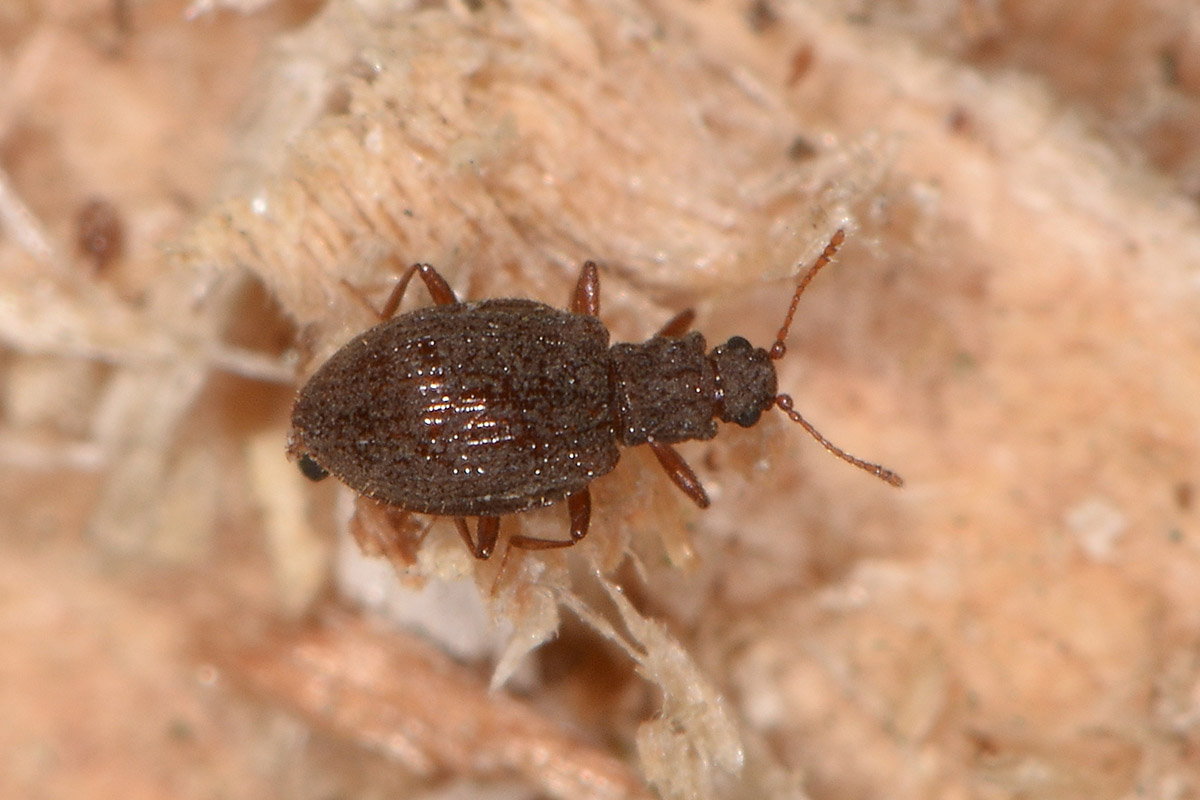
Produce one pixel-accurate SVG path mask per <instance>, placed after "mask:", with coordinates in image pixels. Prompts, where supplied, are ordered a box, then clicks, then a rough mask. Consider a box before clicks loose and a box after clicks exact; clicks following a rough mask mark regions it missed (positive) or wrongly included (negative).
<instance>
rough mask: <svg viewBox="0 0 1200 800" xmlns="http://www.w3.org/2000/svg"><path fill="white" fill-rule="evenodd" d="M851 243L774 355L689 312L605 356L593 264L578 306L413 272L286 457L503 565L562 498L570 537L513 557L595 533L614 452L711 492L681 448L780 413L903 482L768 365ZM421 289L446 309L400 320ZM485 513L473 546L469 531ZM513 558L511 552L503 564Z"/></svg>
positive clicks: (583, 278) (348, 352)
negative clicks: (855, 450) (593, 488)
mask: <svg viewBox="0 0 1200 800" xmlns="http://www.w3.org/2000/svg"><path fill="white" fill-rule="evenodd" d="M844 239H845V233H844V232H843V231H842V230H838V231H837V232H836V233H835V234H834V235H833V237H832V238H831V239H830V241H829V243H828V245H826V247H825V249H824V251H823V252H822V253H821V254H820V256H819V257H818V258H817V259H816V261H814V262H813V264H812V265H811V266H810V267H809V269H808V270H807V272H805V274H804V276H803V277H802V278H801V280H800V282H799V284H798V285H797V287H796V291H795V293H794V294H793V296H792V302H791V305H790V307H789V308H788V311H787V315H786V317H785V318H784V322H783V325H782V326H781V327H780V329H779V333H778V335H777V336H776V339H775V343H774V344H773V345H772V347H771V349H770V350H766V349H763V348H761V347H754V346H752V345H751V344H750V342H748V341H747V340H746V339H744V338H743V337H741V336H734V337H732V338H731V339H729V341H727V342H725V343H724V344H721V345H718V346H717V347H715V348H713V349H712V350H711V351H707V352H706V349H707V345H706V342H705V339H704V336H703V335H702V334H700V333H698V332H696V331H690V330H689V328H690V327H691V323H692V320H693V318H694V314H693V312H692V311H691V310H687V311H684V312H682V313H680V314H677V315H676V316H675V317H673V318H672V319H671V320H670V321H668V322H667V323H666V324H665V325H664V326H663V327H662V328H661V329H660V330H659V331H658V333H657V334H655V335H654V336H653V337H651V338H650V339H649V340H647V341H645V342H642V343H640V344H638V343H617V344H611V345H610V344H609V332H608V329H607V328H606V327H605V326H604V324H603V323H602V322H601V321H600V320H599V318H598V314H599V311H600V279H599V273H598V271H597V267H596V264H595V263H594V262H591V261H588V262H586V263H585V264H584V265H583V267H582V269H581V270H580V274H579V279H578V281H577V283H576V285H575V289H574V292H573V294H572V297H571V300H570V305H569V307H568V308H567V309H566V310H563V309H557V308H554V307H552V306H549V305H545V304H543V303H539V302H536V301H533V300H525V299H492V300H482V301H478V302H467V303H464V302H461V301H459V299H458V298H457V297H456V296H455V294H454V291H453V290H452V289H451V288H450V286H449V284H447V283H446V281H445V280H444V279H443V278H442V277H441V275H439V274H438V272H437V270H435V269H434V268H433V267H431V266H429V265H428V264H414V265H413V266H411V267H409V268H408V269H407V270H406V271H405V272H404V273H403V275H402V276H401V277H400V279H399V280H398V281H397V283H396V285H395V287H394V288H393V290H392V292H391V294H390V296H389V297H388V300H387V302H386V303H385V305H384V307H383V309H382V310H381V311H380V312H379V317H380V319H381V320H382V321H381V322H380V324H378V325H376V326H375V327H373V328H371V329H370V330H367V331H366V332H364V333H362V334H360V335H358V336H356V337H355V338H354V339H352V340H351V341H350V342H348V343H347V344H345V345H344V346H343V347H342V348H341V349H340V350H338V351H337V352H336V353H334V354H333V355H332V356H331V357H330V358H329V359H328V360H327V361H326V362H325V363H324V364H322V365H321V367H320V368H318V369H317V371H316V372H315V373H314V374H313V375H312V377H311V378H310V379H309V380H308V382H307V383H306V384H305V385H304V387H303V388H302V389H301V390H300V391H299V393H298V394H297V397H296V401H295V405H294V407H293V410H292V431H291V434H290V435H289V441H288V451H289V454H290V455H291V456H292V457H293V458H295V459H296V460H297V462H298V464H299V467H300V470H301V471H302V472H303V474H304V475H305V476H307V477H308V478H310V479H312V480H320V479H322V478H325V477H326V476H328V475H329V474H333V475H335V476H336V477H337V478H339V479H340V480H341V481H342V482H343V483H345V484H346V485H347V486H349V487H350V488H352V489H354V490H355V491H357V492H358V493H359V494H360V495H366V496H368V497H370V498H373V499H375V500H376V501H380V502H382V503H383V504H385V505H387V506H393V507H398V508H399V509H402V510H403V511H406V512H415V513H421V514H431V515H438V516H449V517H452V518H454V521H455V524H456V526H457V528H458V531H459V534H460V536H461V537H462V539H463V542H464V543H465V544H466V546H467V547H468V549H470V551H471V552H472V553H473V554H474V555H475V557H476V558H479V559H486V558H488V557H490V556H491V555H492V552H493V550H494V549H495V546H496V540H497V538H498V536H499V528H500V517H501V516H503V515H506V514H515V513H519V512H522V511H528V510H530V509H533V508H538V507H542V506H547V505H550V504H553V503H558V502H561V501H563V500H565V501H566V504H567V509H568V512H569V516H570V527H569V538H568V539H543V538H535V537H531V536H524V535H514V536H512V537H511V538H510V539H509V543H508V547H509V548H512V547H518V548H523V549H527V550H543V549H548V548H559V547H569V546H571V545H574V544H576V543H577V542H579V541H580V540H581V539H583V537H584V536H585V535H587V532H588V524H589V520H590V518H591V496H590V494H589V491H588V484H590V483H591V482H592V481H593V480H595V479H596V478H598V477H600V476H601V475H604V474H605V473H607V472H609V471H610V470H612V469H613V468H614V467H615V466H616V464H617V459H618V458H619V455H620V449H619V448H620V447H622V446H624V447H634V446H637V445H642V444H645V445H648V446H649V447H650V449H651V451H652V452H653V453H654V455H655V456H656V457H657V459H658V462H659V463H660V464H661V465H662V467H663V469H664V470H665V471H666V473H667V475H668V476H669V477H670V479H671V480H672V482H674V483H675V485H676V486H678V487H679V488H680V489H681V490H683V492H684V493H685V494H686V495H687V496H688V497H689V498H691V499H692V501H693V502H695V503H696V505H698V506H700V507H701V508H706V507H707V506H708V505H709V499H708V494H707V493H706V492H705V490H704V487H703V485H702V484H701V482H700V480H699V479H698V478H697V477H696V474H695V473H694V472H693V471H692V469H691V468H690V467H689V466H688V464H687V462H686V461H684V460H683V458H682V457H681V456H680V455H679V453H678V452H677V451H676V450H675V448H674V447H673V446H672V445H674V444H676V443H679V442H684V441H689V440H693V439H700V440H707V439H711V438H713V437H714V436H715V435H716V433H717V421H718V420H719V421H721V422H731V423H734V424H736V425H740V426H742V427H750V426H752V425H754V424H756V423H757V422H758V421H759V418H760V417H761V415H762V413H763V412H764V411H767V410H768V409H770V408H772V407H775V408H779V409H780V410H781V411H783V412H784V413H785V414H786V415H787V416H788V417H789V418H790V419H792V420H793V421H794V422H797V423H799V424H800V425H801V426H803V427H804V429H805V430H807V431H808V432H809V434H811V435H812V436H813V437H814V438H815V439H816V440H817V441H818V442H820V443H821V445H822V446H823V447H825V449H827V450H828V451H830V452H831V453H833V454H834V455H836V456H838V457H839V458H841V459H843V460H844V461H847V462H849V463H850V464H853V465H854V466H856V467H859V468H861V469H864V470H866V471H868V472H870V473H872V474H873V475H875V476H877V477H879V478H881V479H883V480H885V481H887V482H888V483H890V484H892V485H894V486H900V485H902V483H903V481H902V480H901V478H900V476H899V475H897V474H896V473H894V472H892V471H891V470H889V469H886V468H885V467H882V466H880V465H878V464H872V463H870V462H867V461H863V460H861V459H858V458H855V457H854V456H851V455H850V454H848V453H846V452H845V451H843V450H841V449H840V448H838V447H836V446H835V445H834V444H833V443H832V442H830V441H829V440H828V439H826V438H825V437H824V436H822V435H821V434H820V433H819V432H818V431H817V430H816V428H814V427H813V426H812V425H811V424H809V422H808V421H807V420H805V419H804V418H803V417H802V416H801V415H800V413H799V412H797V411H796V410H795V408H794V407H793V403H792V398H791V397H790V396H789V395H787V394H779V393H777V384H776V372H775V365H774V362H775V361H777V360H779V359H781V358H783V356H784V355H785V353H786V352H787V346H786V344H785V341H786V339H787V335H788V331H789V329H790V328H791V324H792V319H793V317H794V316H795V313H796V307H797V305H798V303H799V300H800V296H801V294H802V293H803V292H804V290H805V288H806V287H807V286H808V284H809V282H810V281H811V280H812V279H813V276H815V275H816V274H817V272H818V271H819V270H820V269H821V268H822V267H823V266H825V265H826V264H828V263H829V262H830V260H831V259H832V258H833V255H834V254H835V253H836V252H837V249H838V248H839V247H840V246H841V244H842V242H843V241H844ZM414 275H419V276H420V278H421V280H422V282H423V283H424V284H425V286H426V288H427V289H428V291H429V294H430V295H431V296H432V298H433V301H434V305H433V306H430V307H426V308H422V309H418V310H415V311H410V312H407V313H404V314H400V315H396V311H397V309H398V308H399V307H400V302H401V300H402V299H403V297H404V293H405V291H406V290H407V288H408V285H409V283H410V281H411V280H412V278H413V276H414ZM468 517H477V518H478V523H477V524H476V528H475V534H474V536H472V534H471V532H470V529H469V527H468V525H467V518H468ZM506 552H507V551H506Z"/></svg>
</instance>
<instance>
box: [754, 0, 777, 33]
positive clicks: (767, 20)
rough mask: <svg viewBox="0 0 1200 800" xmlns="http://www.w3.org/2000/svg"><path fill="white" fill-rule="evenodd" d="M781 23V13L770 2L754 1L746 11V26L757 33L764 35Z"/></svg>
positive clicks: (768, 0) (766, 0)
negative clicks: (767, 30) (764, 32)
mask: <svg viewBox="0 0 1200 800" xmlns="http://www.w3.org/2000/svg"><path fill="white" fill-rule="evenodd" d="M777 22H779V13H778V12H777V11H776V10H775V6H774V5H773V4H772V3H771V2H770V0H753V2H751V3H750V7H749V8H747V9H746V24H747V25H749V26H750V30H752V31H754V32H755V33H762V32H763V31H765V30H766V29H767V28H770V27H771V26H773V25H774V24H775V23H777Z"/></svg>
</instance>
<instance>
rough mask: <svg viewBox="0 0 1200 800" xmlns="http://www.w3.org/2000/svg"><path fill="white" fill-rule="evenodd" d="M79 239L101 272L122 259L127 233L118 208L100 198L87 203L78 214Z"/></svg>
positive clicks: (77, 231) (82, 247) (82, 248)
mask: <svg viewBox="0 0 1200 800" xmlns="http://www.w3.org/2000/svg"><path fill="white" fill-rule="evenodd" d="M75 242H76V244H77V245H78V247H79V249H80V251H82V252H83V253H84V254H85V255H87V256H89V257H90V258H91V259H92V263H93V264H94V265H95V267H96V270H97V271H99V270H102V269H104V268H105V267H107V266H108V265H109V264H111V263H112V262H113V261H116V260H117V259H118V258H120V257H121V254H122V253H123V251H124V249H125V234H124V231H123V228H122V225H121V218H120V216H119V215H118V214H117V209H116V207H115V206H113V204H112V203H110V202H108V201H107V200H102V199H100V198H93V199H92V200H89V201H88V202H87V203H85V204H84V205H83V208H81V209H79V213H78V214H76V216H75Z"/></svg>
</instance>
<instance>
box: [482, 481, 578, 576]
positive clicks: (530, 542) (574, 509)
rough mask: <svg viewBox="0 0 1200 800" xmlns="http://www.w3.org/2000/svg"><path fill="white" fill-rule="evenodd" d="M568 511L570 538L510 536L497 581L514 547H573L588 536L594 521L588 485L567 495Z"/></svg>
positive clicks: (535, 548)
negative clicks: (589, 528) (589, 527)
mask: <svg viewBox="0 0 1200 800" xmlns="http://www.w3.org/2000/svg"><path fill="white" fill-rule="evenodd" d="M567 513H568V514H570V516H571V538H570V539H539V538H538V537H536V536H512V537H509V540H508V544H507V545H506V546H505V548H504V558H502V559H500V570H499V571H498V572H497V573H496V581H497V582H499V580H500V576H501V575H503V574H504V568H505V566H507V564H508V556H509V555H510V554H511V553H512V549H513V548H514V547H519V548H521V549H522V550H554V549H559V548H563V547H571V546H572V545H575V544H578V543H579V540H580V539H582V538H583V537H585V536H587V532H588V525H589V524H590V523H591V521H592V494H591V492H589V491H588V490H587V488H586V487H585V488H583V489H581V490H579V491H578V492H576V493H575V494H572V495H568V496H567ZM495 591H496V584H493V585H492V592H493V593H495Z"/></svg>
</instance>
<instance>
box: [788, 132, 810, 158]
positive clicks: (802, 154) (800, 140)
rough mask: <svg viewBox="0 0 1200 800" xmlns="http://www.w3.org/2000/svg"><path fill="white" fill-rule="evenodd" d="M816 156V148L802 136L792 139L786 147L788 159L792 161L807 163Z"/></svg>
mask: <svg viewBox="0 0 1200 800" xmlns="http://www.w3.org/2000/svg"><path fill="white" fill-rule="evenodd" d="M816 154H817V148H816V147H815V146H814V145H813V143H812V142H810V141H809V140H808V139H806V138H804V137H803V136H797V137H796V138H795V139H792V143H791V144H790V145H788V158H790V159H791V160H792V161H807V160H808V159H810V158H812V157H813V156H815V155H816Z"/></svg>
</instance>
